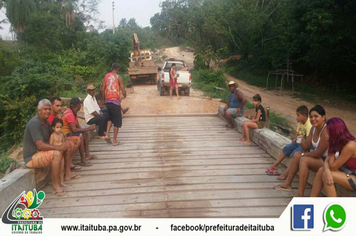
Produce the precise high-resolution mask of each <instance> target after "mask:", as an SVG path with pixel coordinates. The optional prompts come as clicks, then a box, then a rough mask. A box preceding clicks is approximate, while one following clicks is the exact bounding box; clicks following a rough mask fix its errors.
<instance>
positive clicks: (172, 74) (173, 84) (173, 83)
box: [169, 63, 180, 99]
mask: <svg viewBox="0 0 356 236" xmlns="http://www.w3.org/2000/svg"><path fill="white" fill-rule="evenodd" d="M169 85H170V88H169V97H170V98H171V99H172V92H173V88H176V94H177V97H178V99H180V97H179V92H178V81H177V73H176V64H175V63H173V64H172V67H171V70H170V71H169Z"/></svg>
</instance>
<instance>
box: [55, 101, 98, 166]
mask: <svg viewBox="0 0 356 236" xmlns="http://www.w3.org/2000/svg"><path fill="white" fill-rule="evenodd" d="M81 107H82V101H81V100H80V99H79V98H78V97H74V98H72V99H71V100H70V107H69V108H68V109H67V110H66V111H65V112H64V113H63V116H62V120H63V129H62V132H63V135H64V137H75V136H77V137H80V141H81V144H80V147H79V153H80V157H81V163H80V165H82V166H92V165H93V164H92V163H90V162H89V161H88V160H89V159H96V158H97V157H96V156H91V155H90V153H89V137H88V133H87V131H91V130H95V125H91V126H89V127H88V128H82V127H80V125H79V122H78V116H77V114H78V112H79V111H80V109H81ZM81 134H83V135H81ZM84 152H85V154H86V155H84Z"/></svg>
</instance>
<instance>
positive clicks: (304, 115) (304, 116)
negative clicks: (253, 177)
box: [266, 105, 312, 180]
mask: <svg viewBox="0 0 356 236" xmlns="http://www.w3.org/2000/svg"><path fill="white" fill-rule="evenodd" d="M296 114H297V121H298V122H299V123H298V126H297V130H296V131H297V132H296V133H295V135H294V137H293V140H292V143H290V144H288V145H286V146H285V147H284V148H283V150H282V153H281V154H279V156H278V158H277V160H276V161H275V162H274V163H273V165H271V166H270V167H269V168H268V169H267V170H266V174H267V175H276V176H278V175H280V174H279V173H278V172H277V170H278V165H279V164H280V163H281V162H282V161H283V160H284V158H286V156H290V157H293V156H294V153H296V152H303V149H302V147H301V146H300V143H301V141H302V139H303V138H306V137H308V135H309V132H310V129H311V127H312V125H311V123H310V121H309V116H308V108H307V107H306V106H304V105H303V106H300V107H298V108H297V111H296ZM288 170H289V168H287V169H286V171H285V172H284V173H283V174H282V175H281V176H279V177H278V178H277V179H279V180H284V179H286V177H287V176H288Z"/></svg>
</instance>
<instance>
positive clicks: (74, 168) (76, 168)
mask: <svg viewBox="0 0 356 236" xmlns="http://www.w3.org/2000/svg"><path fill="white" fill-rule="evenodd" d="M70 169H71V170H80V169H82V167H80V166H72V167H71V168H70Z"/></svg>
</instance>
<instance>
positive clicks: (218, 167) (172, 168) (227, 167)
mask: <svg viewBox="0 0 356 236" xmlns="http://www.w3.org/2000/svg"><path fill="white" fill-rule="evenodd" d="M107 165H109V164H107ZM269 166H270V165H269V164H264V165H263V164H254V165H253V167H252V168H253V169H258V170H266V169H267V168H268V167H269ZM93 167H95V168H96V169H94V168H90V170H85V169H84V170H83V171H77V173H80V174H81V175H82V176H86V175H88V174H89V173H90V175H102V174H115V173H130V172H134V171H137V172H150V171H165V172H170V171H184V170H188V171H196V170H210V171H212V170H238V169H242V168H251V164H244V165H242V164H221V165H212V166H208V165H205V166H201V165H187V166H182V165H176V166H174V165H173V166H165V167H161V166H159V165H156V166H150V167H147V166H145V167H139V168H137V167H121V166H120V165H119V167H115V165H114V164H111V165H109V167H110V168H109V167H106V168H101V167H104V165H99V164H95V165H94V166H93Z"/></svg>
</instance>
